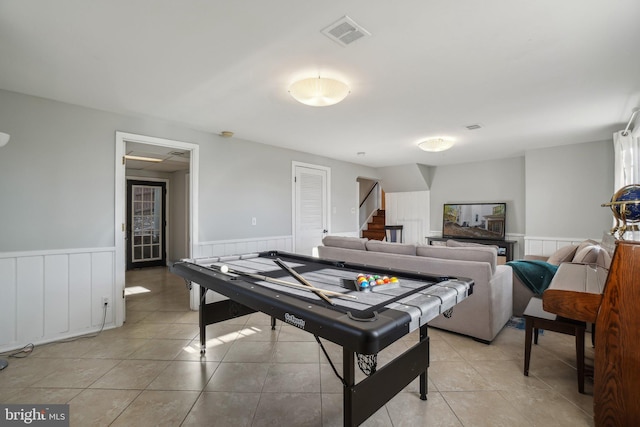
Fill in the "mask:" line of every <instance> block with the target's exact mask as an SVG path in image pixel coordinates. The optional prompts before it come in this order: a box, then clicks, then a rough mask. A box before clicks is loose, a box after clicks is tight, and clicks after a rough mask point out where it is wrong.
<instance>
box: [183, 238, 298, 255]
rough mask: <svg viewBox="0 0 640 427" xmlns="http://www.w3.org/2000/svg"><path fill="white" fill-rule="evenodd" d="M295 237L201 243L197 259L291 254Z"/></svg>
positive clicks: (197, 249) (197, 251) (197, 250)
mask: <svg viewBox="0 0 640 427" xmlns="http://www.w3.org/2000/svg"><path fill="white" fill-rule="evenodd" d="M292 248H293V236H271V237H261V238H255V239H237V240H216V241H211V242H201V243H200V244H199V245H198V247H197V248H196V253H197V255H196V256H195V258H206V257H214V256H225V255H238V254H248V253H253V252H263V251H271V250H277V251H283V252H291V251H292V250H293V249H292Z"/></svg>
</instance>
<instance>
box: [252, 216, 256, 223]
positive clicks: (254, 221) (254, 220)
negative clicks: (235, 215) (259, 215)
mask: <svg viewBox="0 0 640 427" xmlns="http://www.w3.org/2000/svg"><path fill="white" fill-rule="evenodd" d="M251 225H256V217H255V216H254V217H253V218H251Z"/></svg>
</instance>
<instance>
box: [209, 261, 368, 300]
mask: <svg viewBox="0 0 640 427" xmlns="http://www.w3.org/2000/svg"><path fill="white" fill-rule="evenodd" d="M224 267H226V268H224ZM220 271H221V272H222V273H227V272H228V273H233V274H237V275H239V276H247V277H253V278H254V279H258V280H263V281H265V282H271V283H274V284H276V285H284V286H290V287H292V288H296V289H302V290H305V291H310V292H311V291H314V290H317V291H319V292H324V293H325V294H327V295H331V296H335V297H342V298H352V299H358V297H356V296H355V295H349V294H343V293H340V292H335V291H329V290H325V289H320V288H316V287H315V286H312V287H308V286H305V285H299V284H297V283H292V282H287V281H285V280H280V279H275V278H273V277H269V276H262V275H260V274H255V273H246V272H244V271H238V270H233V269H231V268H229V267H228V266H226V265H223V266H222V267H220Z"/></svg>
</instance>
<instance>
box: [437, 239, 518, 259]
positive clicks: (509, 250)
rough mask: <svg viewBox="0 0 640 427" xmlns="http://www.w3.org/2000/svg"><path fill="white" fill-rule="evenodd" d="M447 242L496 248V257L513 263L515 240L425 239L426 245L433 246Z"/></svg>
mask: <svg viewBox="0 0 640 427" xmlns="http://www.w3.org/2000/svg"><path fill="white" fill-rule="evenodd" d="M447 240H456V241H458V242H468V243H478V244H480V245H489V246H497V247H498V257H505V259H506V261H507V262H508V261H513V247H514V246H515V244H516V241H515V240H485V239H462V238H455V239H454V238H452V237H427V243H429V244H430V245H433V242H446V241H447Z"/></svg>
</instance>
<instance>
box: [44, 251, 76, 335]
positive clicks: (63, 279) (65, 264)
mask: <svg viewBox="0 0 640 427" xmlns="http://www.w3.org/2000/svg"><path fill="white" fill-rule="evenodd" d="M69 314H70V311H69V255H47V256H45V257H44V318H45V319H46V321H45V324H44V335H45V336H52V335H55V334H59V333H62V332H66V331H68V330H69Z"/></svg>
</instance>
